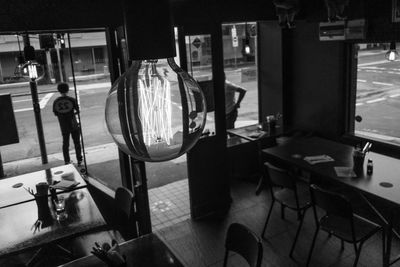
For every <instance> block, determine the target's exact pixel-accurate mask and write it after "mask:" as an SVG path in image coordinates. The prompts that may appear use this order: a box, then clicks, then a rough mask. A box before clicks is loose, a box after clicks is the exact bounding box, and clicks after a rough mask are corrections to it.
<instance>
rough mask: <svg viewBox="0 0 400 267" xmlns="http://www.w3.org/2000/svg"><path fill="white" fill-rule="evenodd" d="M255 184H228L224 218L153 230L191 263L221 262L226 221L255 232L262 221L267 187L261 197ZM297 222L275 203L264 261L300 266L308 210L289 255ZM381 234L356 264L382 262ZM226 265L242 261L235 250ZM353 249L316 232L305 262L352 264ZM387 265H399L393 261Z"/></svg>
mask: <svg viewBox="0 0 400 267" xmlns="http://www.w3.org/2000/svg"><path fill="white" fill-rule="evenodd" d="M254 190H255V185H254V184H252V183H247V182H234V184H233V185H232V190H231V191H232V197H233V203H232V206H231V209H230V211H229V214H228V215H227V217H225V218H224V219H219V220H218V219H213V220H202V221H193V220H187V221H183V222H180V223H178V224H175V225H173V226H170V227H167V228H164V229H161V230H159V231H157V233H159V235H160V236H161V237H162V239H163V240H164V241H166V242H167V244H168V245H169V246H170V247H171V248H172V250H173V251H174V252H175V253H176V254H178V255H179V257H180V258H181V259H182V260H183V261H184V262H185V265H186V266H190V267H205V266H212V267H214V266H222V262H223V255H224V240H225V234H226V230H227V228H228V226H229V224H231V223H233V222H239V223H242V224H245V225H246V226H248V227H249V228H250V229H252V230H253V231H254V232H255V233H257V234H259V235H260V233H261V231H262V227H263V225H264V222H265V218H266V215H267V211H268V208H269V204H270V198H269V194H268V193H267V191H264V192H263V193H262V194H261V195H260V196H255V194H254ZM297 224H298V221H297V220H296V214H295V213H294V212H291V211H289V210H288V211H287V212H286V220H282V219H281V217H280V209H279V206H278V205H275V208H274V211H273V214H272V216H271V219H270V222H269V225H268V229H267V234H266V239H265V240H263V247H264V258H263V266H282V267H286V266H305V261H306V258H307V255H308V251H309V247H310V244H311V238H312V235H313V233H314V230H315V225H314V221H313V217H312V211H311V210H309V211H308V212H307V215H306V220H305V222H304V226H303V228H302V232H301V234H300V237H299V242H298V244H297V246H296V250H295V253H294V257H295V259H296V260H292V259H290V258H289V257H288V254H289V250H290V246H291V244H292V240H293V238H294V235H295V231H296V228H297ZM399 243H400V242H398V240H396V241H395V242H394V253H396V252H397V253H400V245H399ZM381 244H382V242H381V234H380V233H379V234H377V235H375V236H373V237H372V238H371V239H370V240H368V241H366V243H365V244H364V246H363V250H362V252H361V256H360V261H359V264H358V266H361V267H362V266H371V267H375V266H382V246H381ZM230 259H231V262H230V263H231V265H229V266H247V265H246V264H244V261H243V260H242V259H241V258H240V257H239V256H237V255H232V256H231V257H230ZM353 260H354V249H353V246H352V245H351V244H346V245H345V249H344V250H343V251H342V250H341V246H340V241H339V240H338V239H336V238H335V237H331V238H328V235H327V234H326V233H324V232H320V234H319V236H318V238H317V243H316V247H315V249H314V253H313V257H312V260H311V264H310V266H318V267H320V266H321V267H324V266H352V265H353ZM392 266H400V263H396V264H394V265H392Z"/></svg>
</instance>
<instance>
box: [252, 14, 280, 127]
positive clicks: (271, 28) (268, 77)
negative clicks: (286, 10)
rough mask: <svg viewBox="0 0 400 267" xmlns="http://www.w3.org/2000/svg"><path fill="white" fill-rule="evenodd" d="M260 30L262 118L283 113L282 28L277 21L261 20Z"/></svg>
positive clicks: (259, 67)
mask: <svg viewBox="0 0 400 267" xmlns="http://www.w3.org/2000/svg"><path fill="white" fill-rule="evenodd" d="M257 30H258V34H257V35H258V38H257V41H258V44H257V46H258V51H259V52H258V59H257V60H258V84H259V88H260V91H259V105H260V106H259V110H260V120H261V121H262V120H264V119H265V116H267V115H269V114H276V113H278V112H280V113H283V103H282V100H283V62H282V30H281V28H280V27H279V25H278V23H277V22H276V21H261V22H259V23H258V24H257Z"/></svg>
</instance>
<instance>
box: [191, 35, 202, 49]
mask: <svg viewBox="0 0 400 267" xmlns="http://www.w3.org/2000/svg"><path fill="white" fill-rule="evenodd" d="M192 45H193V46H194V47H196V48H197V49H199V48H200V46H201V41H200V39H199V38H198V37H196V38H194V40H193V42H192Z"/></svg>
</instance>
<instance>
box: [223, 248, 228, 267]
mask: <svg viewBox="0 0 400 267" xmlns="http://www.w3.org/2000/svg"><path fill="white" fill-rule="evenodd" d="M228 253H229V251H228V250H227V249H225V256H224V265H223V267H226V264H227V263H228Z"/></svg>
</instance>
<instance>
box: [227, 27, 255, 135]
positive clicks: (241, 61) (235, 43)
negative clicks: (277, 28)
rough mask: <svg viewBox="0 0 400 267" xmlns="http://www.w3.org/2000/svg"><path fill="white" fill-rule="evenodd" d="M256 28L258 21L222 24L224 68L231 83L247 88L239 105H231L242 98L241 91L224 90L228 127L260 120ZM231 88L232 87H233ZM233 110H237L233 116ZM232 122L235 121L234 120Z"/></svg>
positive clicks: (236, 126)
mask: <svg viewBox="0 0 400 267" xmlns="http://www.w3.org/2000/svg"><path fill="white" fill-rule="evenodd" d="M256 33H257V30H256V23H255V22H238V23H229V24H222V34H223V49H224V71H225V77H226V81H227V83H228V84H233V85H234V86H235V87H239V88H242V89H244V90H245V91H246V93H245V95H244V98H243V101H241V103H240V105H239V108H238V109H236V111H235V108H233V107H232V106H233V105H234V104H235V103H238V102H237V101H238V100H239V98H240V93H239V91H237V92H236V93H232V90H231V92H230V93H229V89H228V90H226V91H225V105H226V107H225V109H226V112H227V116H226V120H227V121H228V122H227V128H228V129H229V128H232V127H234V128H238V127H242V126H247V125H252V124H256V123H258V83H257V61H256V58H257V45H256V44H257V35H256ZM231 88H232V87H231ZM232 112H235V113H236V112H237V119H236V120H235V115H233V118H232ZM232 122H233V123H232Z"/></svg>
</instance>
